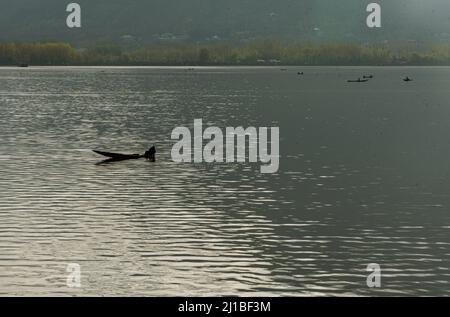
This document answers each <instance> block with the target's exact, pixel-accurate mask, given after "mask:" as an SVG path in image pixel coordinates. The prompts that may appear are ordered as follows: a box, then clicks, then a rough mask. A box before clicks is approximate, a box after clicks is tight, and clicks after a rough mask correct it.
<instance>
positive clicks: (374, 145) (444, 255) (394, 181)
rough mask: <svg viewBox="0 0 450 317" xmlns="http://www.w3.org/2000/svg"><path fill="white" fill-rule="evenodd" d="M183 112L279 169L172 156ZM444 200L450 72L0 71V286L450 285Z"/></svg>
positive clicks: (449, 177) (269, 289)
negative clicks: (259, 141) (71, 275)
mask: <svg viewBox="0 0 450 317" xmlns="http://www.w3.org/2000/svg"><path fill="white" fill-rule="evenodd" d="M298 71H304V72H305V75H304V76H298V75H297V72H298ZM364 74H373V75H374V76H375V78H374V79H372V80H371V81H369V82H368V83H356V84H352V83H347V82H346V80H347V79H353V78H357V77H359V76H362V75H364ZM406 75H407V76H410V77H412V78H414V81H413V82H410V83H405V82H403V81H402V77H403V76H406ZM196 118H202V119H203V124H204V126H211V125H214V126H219V127H223V128H225V127H227V126H231V127H236V126H244V127H248V126H256V127H260V126H269V127H270V126H279V127H280V138H281V140H280V154H281V158H280V170H279V173H278V174H261V173H260V166H259V164H253V163H252V164H189V163H187V164H177V163H174V162H172V160H171V156H170V151H171V148H172V145H173V144H174V142H175V141H172V140H171V139H170V135H171V132H172V130H173V129H174V128H175V127H177V126H187V127H192V126H193V121H194V119H196ZM153 143H154V144H156V146H157V149H158V154H157V162H156V163H149V162H146V161H145V160H136V161H127V162H118V163H114V164H108V165H100V166H99V165H95V163H97V162H99V161H100V160H101V157H99V156H98V155H96V154H95V153H93V152H92V151H91V150H92V149H100V150H107V151H115V152H123V153H143V152H144V151H145V150H146V149H148V147H149V146H150V145H151V144H153ZM449 194H450V68H394V67H391V68H358V67H347V68H334V67H329V68H327V67H322V68H321V67H317V68H315V67H311V68H288V69H287V70H286V71H281V70H280V69H279V68H196V69H195V70H194V71H187V70H186V69H185V68H141V69H139V68H136V69H133V68H33V67H32V68H29V69H16V68H2V69H0V219H1V221H0V295H21V296H23V295H40V296H43V295H56V296H67V295H70V296H72V295H78V296H82V295H89V296H91V295H94V296H98V295H112V296H116V295H145V296H170V295H172V296H174V295H183V296H195V295H197V296H205V295H210V296H215V295H242V296H265V295H275V296H281V295H293V296H309V295H327V296H334V295H364V296H366V295H450V287H449V282H450V235H449V233H450V212H449V207H450V195H449ZM69 263H78V264H79V265H80V266H81V270H82V280H81V283H82V287H81V288H69V287H68V286H67V285H66V278H67V275H68V273H67V272H66V268H67V265H68V264H69ZM369 263H378V264H379V265H380V266H381V269H382V287H381V288H379V289H370V288H368V287H367V285H366V277H367V275H368V274H369V273H368V272H367V271H366V268H367V265H368V264H369Z"/></svg>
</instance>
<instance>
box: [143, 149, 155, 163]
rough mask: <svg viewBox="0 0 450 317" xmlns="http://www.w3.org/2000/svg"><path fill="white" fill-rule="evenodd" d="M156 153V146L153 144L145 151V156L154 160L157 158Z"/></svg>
mask: <svg viewBox="0 0 450 317" xmlns="http://www.w3.org/2000/svg"><path fill="white" fill-rule="evenodd" d="M155 154H156V148H155V147H154V146H152V147H151V148H150V149H149V150H148V151H145V154H144V157H145V158H146V159H147V160H149V161H151V162H154V161H155V160H156V158H155Z"/></svg>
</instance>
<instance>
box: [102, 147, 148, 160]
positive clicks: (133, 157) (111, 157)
mask: <svg viewBox="0 0 450 317" xmlns="http://www.w3.org/2000/svg"><path fill="white" fill-rule="evenodd" d="M93 152H95V153H97V154H100V155H102V156H105V157H107V158H108V159H107V160H105V161H103V162H101V163H110V162H118V161H126V160H137V159H140V158H146V159H147V160H149V161H151V162H155V154H156V148H155V147H154V146H152V147H151V148H150V149H149V150H148V151H146V152H145V154H143V155H141V154H122V153H111V152H104V151H97V150H93Z"/></svg>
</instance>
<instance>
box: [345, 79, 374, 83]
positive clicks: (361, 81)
mask: <svg viewBox="0 0 450 317" xmlns="http://www.w3.org/2000/svg"><path fill="white" fill-rule="evenodd" d="M368 81H369V80H368V79H361V78H358V79H357V80H351V79H350V80H347V82H348V83H366V82H368Z"/></svg>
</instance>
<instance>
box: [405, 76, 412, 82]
mask: <svg viewBox="0 0 450 317" xmlns="http://www.w3.org/2000/svg"><path fill="white" fill-rule="evenodd" d="M403 81H406V82H408V81H413V80H412V79H411V78H409V77H406V78H403Z"/></svg>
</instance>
